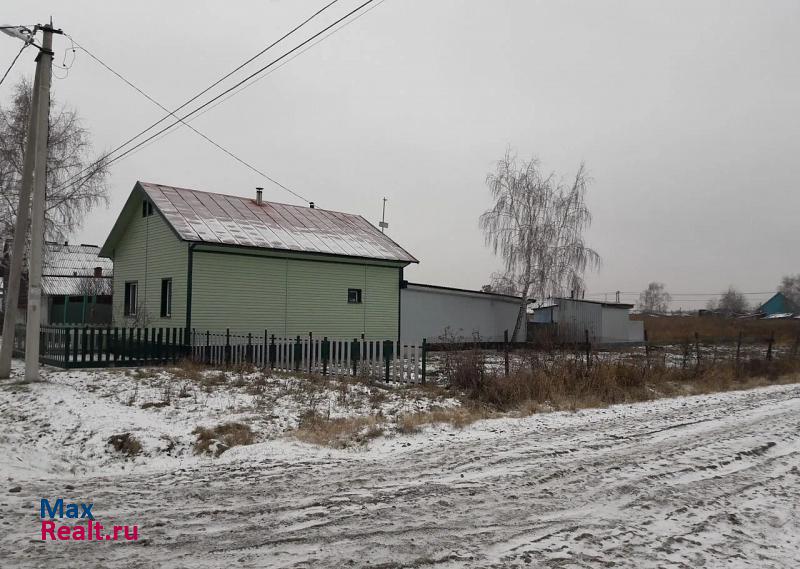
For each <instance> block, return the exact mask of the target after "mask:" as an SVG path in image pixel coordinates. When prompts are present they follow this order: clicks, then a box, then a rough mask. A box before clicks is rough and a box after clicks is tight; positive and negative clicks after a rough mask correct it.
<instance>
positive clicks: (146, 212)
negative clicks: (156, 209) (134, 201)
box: [142, 200, 153, 217]
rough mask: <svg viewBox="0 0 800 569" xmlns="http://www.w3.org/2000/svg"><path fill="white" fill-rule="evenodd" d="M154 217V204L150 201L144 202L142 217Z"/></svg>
mask: <svg viewBox="0 0 800 569" xmlns="http://www.w3.org/2000/svg"><path fill="white" fill-rule="evenodd" d="M150 215H153V204H152V203H151V202H150V201H148V200H142V217H148V216H150Z"/></svg>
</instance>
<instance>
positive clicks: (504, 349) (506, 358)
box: [503, 330, 509, 377]
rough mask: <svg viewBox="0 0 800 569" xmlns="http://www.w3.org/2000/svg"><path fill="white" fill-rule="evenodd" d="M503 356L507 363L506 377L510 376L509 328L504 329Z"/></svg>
mask: <svg viewBox="0 0 800 569" xmlns="http://www.w3.org/2000/svg"><path fill="white" fill-rule="evenodd" d="M503 356H504V363H505V372H506V377H508V368H509V365H508V363H509V362H508V330H503Z"/></svg>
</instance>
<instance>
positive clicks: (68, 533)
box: [39, 498, 139, 541]
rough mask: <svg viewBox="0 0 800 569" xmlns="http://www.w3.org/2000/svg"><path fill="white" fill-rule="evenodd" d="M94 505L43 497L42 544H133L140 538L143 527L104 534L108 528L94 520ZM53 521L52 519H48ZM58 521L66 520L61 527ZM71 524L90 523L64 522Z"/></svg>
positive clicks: (117, 527) (126, 527)
mask: <svg viewBox="0 0 800 569" xmlns="http://www.w3.org/2000/svg"><path fill="white" fill-rule="evenodd" d="M93 506H94V504H92V503H90V504H84V503H82V502H79V503H66V504H65V503H64V499H63V498H59V499H57V500H56V501H55V502H53V503H52V504H51V503H50V501H49V500H47V499H46V498H42V501H41V504H40V507H39V516H40V517H41V519H42V541H47V540H53V541H116V540H118V539H122V538H123V537H124V538H125V539H127V540H129V541H136V540H137V539H139V526H128V525H121V526H116V525H115V526H111V527H110V528H109V532H108V533H104V531H103V530H105V529H106V528H105V527H104V526H103V524H101V523H100V522H98V521H97V520H95V519H94V515H93V514H92V507H93ZM46 518H50V519H46ZM56 518H58V519H60V520H62V523H61V524H59V523H58V522H56V521H55V520H56ZM64 519H66V520H69V521H70V522H72V521H73V520H74V521H77V522H81V521H83V520H85V521H86V522H87V523H86V525H83V524H81V523H74V522H73V523H64V522H63V520H64Z"/></svg>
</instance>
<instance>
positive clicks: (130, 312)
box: [125, 281, 139, 316]
mask: <svg viewBox="0 0 800 569" xmlns="http://www.w3.org/2000/svg"><path fill="white" fill-rule="evenodd" d="M138 288H139V283H138V282H137V281H131V282H127V283H125V316H136V299H137V292H138Z"/></svg>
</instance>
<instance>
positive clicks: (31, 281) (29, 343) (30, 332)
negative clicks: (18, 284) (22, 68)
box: [25, 21, 53, 381]
mask: <svg viewBox="0 0 800 569" xmlns="http://www.w3.org/2000/svg"><path fill="white" fill-rule="evenodd" d="M42 31H43V32H44V38H43V40H42V47H41V48H40V49H39V56H38V57H37V58H36V79H37V81H38V85H37V89H38V91H39V96H38V100H37V105H38V107H37V109H36V144H35V147H36V150H35V158H34V167H33V200H32V203H31V250H30V255H29V256H28V259H29V263H28V322H27V326H26V329H25V381H38V380H39V330H40V328H41V314H40V311H41V303H42V252H43V249H44V210H45V200H46V198H47V196H46V192H47V142H48V141H47V135H48V126H49V119H50V79H51V75H52V70H53V23H52V21H51V22H50V24H49V25H45V26H42Z"/></svg>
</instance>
